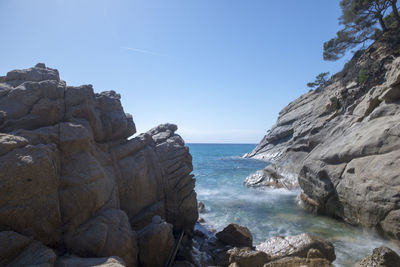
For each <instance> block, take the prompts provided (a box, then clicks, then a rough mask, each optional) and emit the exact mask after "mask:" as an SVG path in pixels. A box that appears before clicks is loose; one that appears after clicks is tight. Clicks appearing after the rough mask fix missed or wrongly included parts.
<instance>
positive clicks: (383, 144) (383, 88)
mask: <svg viewBox="0 0 400 267" xmlns="http://www.w3.org/2000/svg"><path fill="white" fill-rule="evenodd" d="M396 49H399V45H397V46H395V47H393V46H391V45H390V44H388V43H386V42H384V41H382V40H378V41H377V42H375V43H374V44H372V45H371V46H370V47H369V48H368V49H367V50H366V52H365V53H364V54H363V55H361V56H360V57H358V58H357V57H354V58H353V59H352V60H351V61H350V62H349V63H348V64H346V66H345V68H344V70H343V71H342V72H340V73H338V74H335V75H334V76H333V77H332V78H331V79H330V80H329V81H328V82H327V83H326V84H325V85H324V86H321V87H320V88H318V89H316V90H314V91H313V90H311V91H309V92H308V93H306V94H304V95H302V96H301V97H299V98H298V99H296V100H294V101H293V102H291V103H290V104H289V105H288V106H286V107H285V108H284V109H283V110H282V111H281V112H280V113H279V117H278V121H277V123H276V124H275V125H274V126H273V127H272V128H271V129H270V130H269V131H268V133H267V135H266V136H265V137H264V138H263V140H262V141H261V142H260V143H259V144H258V146H257V147H256V148H255V149H254V151H252V152H250V153H248V154H246V155H245V156H246V157H251V158H256V159H263V160H266V161H270V162H273V163H275V164H276V165H277V169H278V170H279V171H280V174H281V175H282V176H287V175H289V176H293V177H295V178H297V180H298V183H299V185H300V187H301V188H302V191H303V193H302V196H303V197H302V199H306V200H308V201H307V203H313V204H315V205H312V206H313V209H314V210H315V209H316V210H317V212H319V213H322V214H327V215H331V216H334V217H337V218H342V219H343V220H345V221H348V222H350V223H352V224H358V225H363V226H369V227H378V228H379V229H382V230H383V231H384V232H385V233H386V234H388V235H390V236H392V237H395V238H397V239H399V238H400V235H399V229H398V228H399V227H398V222H399V220H400V219H399V217H400V216H399V213H398V210H400V205H399V204H400V194H399V192H400V171H399V167H398V166H400V57H398V56H394V55H395V53H394V51H396ZM371 66H375V67H374V68H372V67H371ZM362 69H368V71H369V72H370V74H369V75H370V77H369V79H368V82H366V83H359V82H358V73H359V71H361V70H362ZM264 180H265V179H260V181H256V182H257V183H259V182H260V183H262V182H263V181H264Z"/></svg>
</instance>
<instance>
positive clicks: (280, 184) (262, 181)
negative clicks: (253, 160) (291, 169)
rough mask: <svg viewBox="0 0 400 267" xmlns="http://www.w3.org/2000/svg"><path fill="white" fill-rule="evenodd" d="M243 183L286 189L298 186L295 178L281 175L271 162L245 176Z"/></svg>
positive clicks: (252, 185)
mask: <svg viewBox="0 0 400 267" xmlns="http://www.w3.org/2000/svg"><path fill="white" fill-rule="evenodd" d="M244 183H245V185H247V186H250V187H272V188H286V189H288V190H292V189H294V188H296V187H298V186H299V185H298V183H297V181H296V180H295V179H292V177H289V176H287V175H286V176H284V175H281V174H280V173H279V171H277V169H276V166H275V165H272V164H271V165H268V166H267V167H265V168H264V169H263V170H259V171H256V172H255V173H253V174H251V175H249V176H247V177H246V179H245V180H244Z"/></svg>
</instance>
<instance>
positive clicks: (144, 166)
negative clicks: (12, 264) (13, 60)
mask: <svg viewBox="0 0 400 267" xmlns="http://www.w3.org/2000/svg"><path fill="white" fill-rule="evenodd" d="M176 130H177V126H176V125H173V124H163V125H160V126H158V127H155V128H154V129H152V130H150V131H149V132H147V133H144V134H141V135H138V136H136V137H133V138H131V139H128V138H129V137H131V136H132V135H133V134H134V133H135V132H136V128H135V124H134V122H133V119H132V116H131V115H129V114H125V113H124V111H123V108H122V106H121V102H120V95H118V94H117V93H116V92H114V91H107V92H102V93H94V91H93V88H92V86H91V85H82V86H78V87H74V86H67V84H66V83H65V82H64V81H62V80H60V77H59V74H58V71H57V70H55V69H51V68H47V67H46V66H45V65H44V64H37V65H36V66H35V67H33V68H30V69H26V70H14V71H10V72H9V73H7V75H6V76H4V77H0V183H1V186H0V231H3V232H0V233H1V234H5V235H8V234H9V232H6V231H14V232H16V233H18V234H20V235H22V236H24V237H25V238H28V239H29V240H31V239H32V240H33V241H29V242H28V241H26V239H23V238H18V237H14V238H12V240H13V241H12V242H11V244H13V246H11V248H13V249H11V250H10V251H8V252H6V254H7V255H8V256H7V257H6V258H7V259H9V260H10V261H14V260H19V263H20V262H23V263H27V259H29V257H26V253H25V251H26V250H28V249H29V250H28V251H30V254H31V255H35V254H36V255H38V254H41V253H42V254H43V255H46V257H44V256H43V257H42V258H43V259H49V260H48V261H46V262H48V264H50V265H51V266H52V264H54V261H55V254H54V253H53V251H52V250H51V249H48V251H47V250H45V249H44V248H46V246H48V247H52V248H56V249H57V251H58V254H60V253H61V254H62V253H67V254H68V253H70V254H75V255H76V256H77V257H82V258H99V257H102V258H103V257H106V258H109V257H111V256H118V257H120V258H121V259H122V260H123V262H124V264H126V265H128V266H136V265H137V259H138V253H139V251H140V247H138V237H137V231H139V230H141V229H143V228H144V227H146V226H147V225H151V223H152V218H153V216H155V215H158V216H160V217H161V218H163V219H164V220H166V221H167V222H168V223H169V224H170V225H171V227H172V228H173V230H174V231H175V232H176V233H178V232H180V231H183V230H186V231H189V232H191V231H192V230H193V227H194V225H195V223H196V221H197V218H198V211H197V200H196V194H195V192H194V183H195V179H194V177H193V175H192V174H191V172H192V169H193V167H192V158H191V155H190V153H189V150H188V148H187V147H185V144H184V141H183V140H182V138H181V137H180V136H179V135H177V134H175V131H176ZM171 231H172V230H171ZM0 239H1V238H0ZM23 240H25V241H23ZM0 242H3V241H1V240H0ZM27 242H28V243H29V245H28V243H27ZM2 246H3V245H2ZM23 248H24V249H25V250H24V249H23ZM49 251H50V252H49ZM24 253H25V254H24ZM52 253H53V254H54V255H53V256H54V258H52V257H53V256H52V255H51V254H52ZM28 256H29V255H28ZM32 260H33V259H32ZM73 261H77V259H73ZM63 262H64V263H63V264H67V263H68V262H71V259H64V260H63ZM46 264H47V263H46ZM68 264H69V263H68ZM113 264H114V263H113ZM115 264H122V263H115ZM50 265H49V266H50ZM43 266H44V265H43Z"/></svg>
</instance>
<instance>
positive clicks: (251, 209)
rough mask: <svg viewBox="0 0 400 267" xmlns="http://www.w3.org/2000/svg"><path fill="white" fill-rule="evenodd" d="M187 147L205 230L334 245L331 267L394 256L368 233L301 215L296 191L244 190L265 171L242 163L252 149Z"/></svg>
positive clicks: (253, 162) (257, 239)
mask: <svg viewBox="0 0 400 267" xmlns="http://www.w3.org/2000/svg"><path fill="white" fill-rule="evenodd" d="M188 146H189V148H190V153H191V154H192V156H193V166H194V171H193V173H194V174H195V176H196V179H197V181H196V192H197V198H198V200H199V201H202V202H203V203H204V204H205V206H206V209H207V212H206V213H204V214H200V217H201V218H203V219H204V220H205V226H206V227H207V228H209V229H214V230H217V231H220V230H222V229H223V228H224V227H225V226H226V225H228V224H229V223H237V224H240V225H244V226H247V227H248V228H249V229H250V231H251V232H252V234H253V239H254V242H253V245H258V244H259V243H261V242H263V241H265V240H266V239H268V238H270V237H273V236H277V235H281V236H288V235H297V234H300V233H303V232H307V233H312V234H315V235H318V236H321V237H323V238H325V239H327V240H329V241H331V242H332V243H333V244H334V246H335V252H336V258H337V259H336V260H335V262H334V265H335V266H352V265H353V264H354V263H355V262H357V261H359V260H361V259H362V258H364V257H365V256H366V255H368V254H371V253H372V249H374V248H376V247H379V246H382V245H386V246H388V247H390V248H392V249H394V250H396V251H397V252H399V250H398V246H397V245H396V244H395V243H393V242H390V241H386V240H383V239H381V238H380V237H379V236H378V235H377V234H376V233H375V232H374V231H373V230H371V229H362V228H358V227H353V226H350V225H348V224H345V223H343V222H340V221H337V220H334V219H331V218H328V217H324V216H317V215H314V214H311V213H308V212H306V211H304V210H302V209H301V208H300V207H299V206H298V204H297V203H298V195H299V192H300V191H288V190H286V189H255V188H248V187H246V186H245V185H244V184H243V181H244V179H245V178H246V177H247V176H248V175H249V174H251V173H253V172H255V171H257V170H260V169H262V168H264V167H265V166H267V165H268V163H266V162H263V161H258V160H253V159H244V158H241V156H242V155H243V154H245V153H248V152H250V151H252V150H253V149H254V148H255V146H256V145H249V144H188Z"/></svg>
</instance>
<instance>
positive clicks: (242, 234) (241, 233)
mask: <svg viewBox="0 0 400 267" xmlns="http://www.w3.org/2000/svg"><path fill="white" fill-rule="evenodd" d="M216 237H217V238H218V239H219V240H221V241H222V242H224V243H226V244H228V245H231V246H237V247H252V246H253V236H252V234H251V232H250V230H249V229H248V228H247V227H244V226H240V225H237V224H234V223H231V224H229V225H228V226H227V227H225V228H224V229H223V230H222V231H220V232H218V233H217V234H216Z"/></svg>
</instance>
